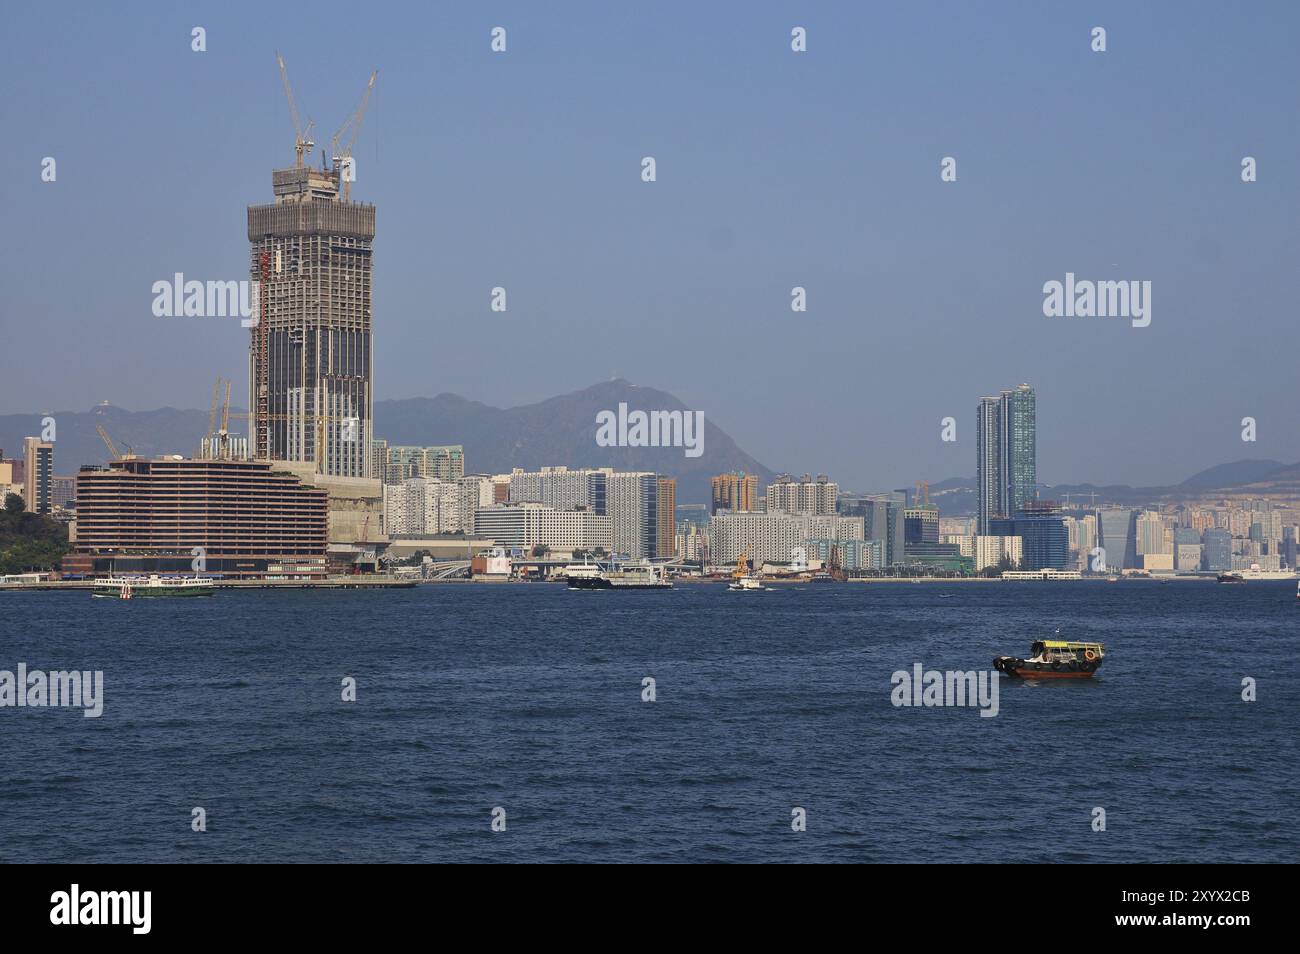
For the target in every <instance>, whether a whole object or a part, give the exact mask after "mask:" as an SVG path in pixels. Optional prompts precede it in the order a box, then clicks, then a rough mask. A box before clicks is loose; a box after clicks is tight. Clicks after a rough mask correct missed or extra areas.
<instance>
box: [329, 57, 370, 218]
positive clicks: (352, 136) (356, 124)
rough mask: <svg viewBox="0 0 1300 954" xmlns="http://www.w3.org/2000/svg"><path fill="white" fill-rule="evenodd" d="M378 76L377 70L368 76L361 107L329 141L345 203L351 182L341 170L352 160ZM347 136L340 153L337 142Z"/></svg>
mask: <svg viewBox="0 0 1300 954" xmlns="http://www.w3.org/2000/svg"><path fill="white" fill-rule="evenodd" d="M378 76H379V70H375V71H374V72H373V73H371V74H370V82H368V83H367V84H366V91H365V92H364V93H362V94H361V105H360V106H358V107H357V109H356V112H354V113H353V114H352V115H351V116H349V117H348V118H347V119H345V120H344V121H343V125H342V126H340V127H339V131H338V132H336V133H335V134H334V138H333V139H331V140H330V154H331V156H330V157H331V159H332V160H333V162H334V171H335V173H337V174H338V175H339V178H340V179H342V180H343V181H341V182H340V183H339V185H340V187H341V189H342V193H343V201H344V202H347V201H348V200H349V199H350V198H351V196H352V180H351V178H350V177H347V178H345V177H344V176H343V174H342V171H341V170H342V168H343V165H344V163H345V162H348V161H350V160H351V159H352V146H353V144H355V143H356V141H357V133H359V132H361V123H362V121H363V120H364V119H365V118H366V107H367V106H369V105H370V93H371V91H372V90H374V88H375V80H376V79H377V78H378ZM345 134H347V137H348V138H347V141H346V142H345V143H344V145H343V149H342V151H340V150H339V141H340V140H341V139H343V136H344V135H345Z"/></svg>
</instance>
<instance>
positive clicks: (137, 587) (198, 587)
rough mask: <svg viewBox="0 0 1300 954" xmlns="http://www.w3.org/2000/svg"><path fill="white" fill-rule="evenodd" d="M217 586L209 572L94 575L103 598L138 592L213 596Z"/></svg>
mask: <svg viewBox="0 0 1300 954" xmlns="http://www.w3.org/2000/svg"><path fill="white" fill-rule="evenodd" d="M216 590H217V587H216V581H215V580H214V579H212V577H210V576H159V575H158V574H156V573H155V574H152V575H150V576H101V577H96V578H95V591H94V593H93V594H92V595H93V596H97V597H100V598H105V597H107V598H112V599H121V600H129V599H134V598H135V597H137V596H211V595H212V594H213V593H215V592H216Z"/></svg>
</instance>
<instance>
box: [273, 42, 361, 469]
mask: <svg viewBox="0 0 1300 954" xmlns="http://www.w3.org/2000/svg"><path fill="white" fill-rule="evenodd" d="M280 68H281V74H282V77H283V79H284V85H285V92H286V94H287V95H288V97H289V109H290V113H291V116H292V118H293V122H294V129H295V133H296V135H297V138H296V141H295V147H296V148H295V152H296V164H295V166H294V167H293V168H290V169H276V170H275V171H274V172H273V173H272V186H273V189H274V193H275V202H274V203H272V204H270V205H252V206H249V207H248V241H249V244H250V246H251V255H250V274H251V278H252V280H253V281H254V282H258V283H259V285H258V286H257V287H258V289H259V294H258V316H257V323H256V324H255V325H254V326H253V327H252V329H251V340H250V344H249V400H250V410H251V422H252V423H251V428H250V430H251V437H252V444H253V448H252V450H253V453H254V455H255V456H256V457H257V458H258V459H259V460H266V459H273V460H286V461H299V462H312V463H314V464H315V465H316V471H317V472H318V473H321V474H327V475H331V476H339V477H369V476H370V454H369V452H368V451H369V447H370V442H371V439H372V437H373V433H372V409H373V402H374V398H373V391H372V386H371V384H372V375H373V370H374V356H373V350H372V319H373V315H372V311H371V246H372V243H373V241H374V237H375V208H374V206H373V205H366V204H362V203H358V202H352V201H351V197H350V186H351V181H352V179H353V178H354V177H355V174H354V170H355V165H354V163H353V160H352V149H351V147H352V142H353V141H355V138H356V133H357V131H358V129H359V128H360V125H361V118H362V116H363V115H364V112H365V106H366V102H367V100H368V98H369V92H370V89H371V88H372V87H373V86H374V76H373V75H372V76H371V80H370V87H367V90H366V98H365V99H363V100H362V103H361V107H360V108H359V109H358V110H357V111H356V113H354V114H353V115H352V116H351V117H349V119H348V121H347V122H346V123H344V126H343V128H342V129H340V130H339V132H338V134H336V135H335V136H334V139H333V140H332V142H331V146H332V147H333V148H332V150H331V151H332V152H333V153H334V154H333V156H332V166H330V167H326V166H325V165H324V162H323V161H322V168H320V169H315V168H312V167H310V166H309V165H308V164H306V163H305V162H304V155H308V154H309V153H310V150H311V147H312V146H313V145H315V144H314V143H313V142H311V140H310V139H308V138H307V136H308V135H309V134H310V131H311V128H310V126H308V128H307V130H306V131H305V132H304V131H303V129H302V127H301V125H300V123H299V121H298V114H297V108H296V106H295V104H294V99H293V92H292V88H291V87H290V86H289V82H288V76H287V74H286V73H285V72H284V64H283V61H281V62H280ZM345 137H346V139H345ZM341 140H344V141H345V144H344V145H343V146H342V147H340V141H341ZM322 158H323V157H322Z"/></svg>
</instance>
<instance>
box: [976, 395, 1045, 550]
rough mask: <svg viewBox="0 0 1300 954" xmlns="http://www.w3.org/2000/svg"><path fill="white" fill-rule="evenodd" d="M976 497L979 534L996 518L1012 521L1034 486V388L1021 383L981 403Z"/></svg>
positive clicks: (1035, 486) (977, 422)
mask: <svg viewBox="0 0 1300 954" xmlns="http://www.w3.org/2000/svg"><path fill="white" fill-rule="evenodd" d="M975 414H976V423H975V445H976V451H975V452H976V467H975V471H976V481H977V484H978V486H977V488H976V495H977V498H978V513H979V518H978V523H979V532H980V533H981V534H988V533H989V522H990V521H991V520H993V519H994V518H996V517H1014V516H1015V515H1016V514H1018V513H1020V512H1021V511H1022V510H1024V509H1025V506H1026V505H1027V504H1029V503H1030V502H1032V501H1033V500H1034V498H1035V496H1036V494H1037V486H1038V447H1037V431H1038V413H1037V406H1036V402H1035V399H1034V389H1033V388H1031V387H1030V386H1029V385H1028V384H1022V385H1020V386H1019V387H1017V388H1014V389H1013V390H1010V391H1003V392H1002V393H1001V394H1000V395H999V396H997V397H985V398H980V402H979V405H978V407H977V408H976V410H975Z"/></svg>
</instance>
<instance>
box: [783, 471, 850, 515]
mask: <svg viewBox="0 0 1300 954" xmlns="http://www.w3.org/2000/svg"><path fill="white" fill-rule="evenodd" d="M839 494H840V485H839V484H837V483H835V482H834V481H832V480H831V479H830V478H829V477H827V476H826V475H825V474H818V475H817V479H816V480H814V479H813V478H812V476H811V475H809V474H804V475H803V476H802V477H801V478H799V479H798V480H795V479H794V478H793V477H791V476H790V475H789V474H781V475H780V476H779V477H777V478H776V479H775V480H773V481H772V483H770V484H768V485H767V510H768V513H778V512H780V513H809V514H829V513H835V511H836V509H837V508H836V503H837V501H838V499H839Z"/></svg>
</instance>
